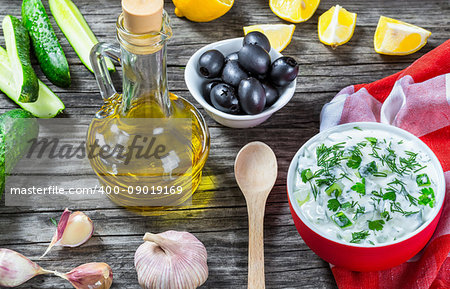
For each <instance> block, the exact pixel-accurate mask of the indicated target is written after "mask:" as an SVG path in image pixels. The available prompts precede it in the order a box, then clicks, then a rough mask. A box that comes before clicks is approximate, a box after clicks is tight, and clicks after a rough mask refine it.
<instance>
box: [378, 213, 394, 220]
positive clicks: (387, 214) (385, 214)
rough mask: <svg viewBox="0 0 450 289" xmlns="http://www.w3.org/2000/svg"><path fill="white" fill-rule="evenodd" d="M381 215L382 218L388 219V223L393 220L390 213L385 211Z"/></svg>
mask: <svg viewBox="0 0 450 289" xmlns="http://www.w3.org/2000/svg"><path fill="white" fill-rule="evenodd" d="M380 215H381V217H382V218H385V219H386V222H388V221H389V220H390V219H392V218H391V215H389V212H388V211H383V212H382V213H381V214H380Z"/></svg>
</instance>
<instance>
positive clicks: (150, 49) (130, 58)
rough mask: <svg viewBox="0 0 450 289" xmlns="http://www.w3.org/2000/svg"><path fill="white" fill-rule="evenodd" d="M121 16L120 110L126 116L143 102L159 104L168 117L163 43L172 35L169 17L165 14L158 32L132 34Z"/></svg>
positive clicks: (119, 28) (168, 103) (119, 27)
mask: <svg viewBox="0 0 450 289" xmlns="http://www.w3.org/2000/svg"><path fill="white" fill-rule="evenodd" d="M121 17H123V16H121ZM121 17H119V21H118V22H117V23H118V27H117V31H118V33H117V34H118V40H119V43H120V47H121V52H122V53H121V54H122V59H121V63H122V70H123V95H122V109H121V111H122V113H123V114H127V113H128V112H129V111H130V110H131V109H133V107H135V106H138V105H140V104H141V103H143V102H145V103H147V104H150V105H158V106H159V107H160V109H161V111H162V112H163V113H164V115H165V116H170V114H171V102H170V97H169V92H168V86H167V64H166V55H167V53H166V41H167V40H168V39H169V38H170V37H171V36H172V31H171V28H170V24H169V18H168V16H167V14H166V13H165V12H164V16H163V24H162V28H161V32H159V33H152V34H132V33H130V32H128V31H126V30H125V28H124V26H123V18H122V19H121Z"/></svg>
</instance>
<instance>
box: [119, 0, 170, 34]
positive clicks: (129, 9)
mask: <svg viewBox="0 0 450 289" xmlns="http://www.w3.org/2000/svg"><path fill="white" fill-rule="evenodd" d="M163 8H164V0H122V10H123V16H124V26H125V29H126V30H128V31H129V32H131V33H135V34H143V33H150V32H159V31H160V30H161V25H162V17H163Z"/></svg>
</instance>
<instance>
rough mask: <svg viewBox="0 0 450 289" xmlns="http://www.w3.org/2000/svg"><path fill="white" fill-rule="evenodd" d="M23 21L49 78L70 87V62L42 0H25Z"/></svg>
mask: <svg viewBox="0 0 450 289" xmlns="http://www.w3.org/2000/svg"><path fill="white" fill-rule="evenodd" d="M22 21H23V24H24V26H25V28H26V29H27V30H28V33H29V34H30V38H31V43H32V44H33V48H34V54H36V58H37V59H38V61H39V65H40V66H41V68H42V71H43V72H44V74H45V75H46V76H47V78H48V80H50V81H51V82H52V83H53V84H55V85H57V86H61V87H69V86H70V72H69V64H68V63H67V59H66V56H65V55H64V51H63V50H62V47H61V44H60V43H59V41H58V38H57V37H56V34H55V31H54V30H53V27H52V24H51V23H50V20H49V19H48V15H47V12H46V11H45V7H44V5H43V4H42V2H41V0H23V2H22Z"/></svg>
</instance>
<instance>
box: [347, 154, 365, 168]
mask: <svg viewBox="0 0 450 289" xmlns="http://www.w3.org/2000/svg"><path fill="white" fill-rule="evenodd" d="M361 161H362V159H361V157H360V156H359V155H355V154H352V155H351V157H350V158H349V160H348V161H347V167H349V168H352V169H357V168H359V166H360V165H361Z"/></svg>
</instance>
